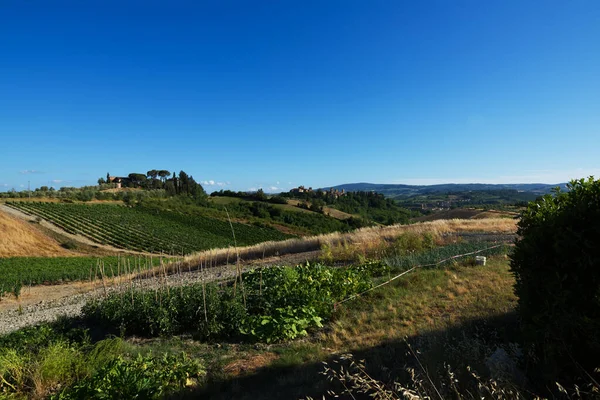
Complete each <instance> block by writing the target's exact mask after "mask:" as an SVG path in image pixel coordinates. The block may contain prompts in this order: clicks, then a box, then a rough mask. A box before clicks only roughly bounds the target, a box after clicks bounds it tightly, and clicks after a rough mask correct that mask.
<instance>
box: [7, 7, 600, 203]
mask: <svg viewBox="0 0 600 400" xmlns="http://www.w3.org/2000/svg"><path fill="white" fill-rule="evenodd" d="M599 148H600V2H598V1H595V0H593V1H569V2H566V1H500V0H497V1H496V0H489V1H480V0H472V1H461V0H456V1H446V0H440V1H352V0H343V1H291V0H290V1H287V0H283V1H228V0H223V1H211V2H203V1H189V2H184V1H176V0H175V1H126V0H120V1H112V0H102V1H94V0H89V1H80V0H74V1H68V2H67V1H60V0H56V1H46V0H39V1H36V0H31V1H22V0H3V1H1V2H0V173H1V174H0V191H2V190H9V189H11V188H13V187H14V188H16V189H17V190H19V189H21V188H23V187H27V184H28V182H30V184H31V186H32V187H37V186H40V185H48V184H50V185H53V186H55V187H60V186H81V185H86V184H94V183H95V182H96V180H97V179H98V178H99V177H101V176H105V175H106V173H107V172H110V173H111V174H115V175H122V174H127V173H129V172H146V171H147V170H150V169H168V170H171V171H179V170H184V171H186V172H188V173H190V174H192V175H193V176H194V178H196V180H198V181H204V182H205V185H204V186H205V188H206V190H207V191H209V192H211V191H213V190H216V189H219V188H229V189H234V190H247V189H250V188H258V187H263V188H265V189H266V190H268V191H280V190H288V189H289V188H291V187H294V186H297V185H300V184H304V185H306V186H313V187H322V186H329V185H335V184H341V183H350V182H374V183H410V184H413V183H419V184H421V183H425V184H427V183H440V182H491V183H505V182H512V183H518V182H519V183H520V182H545V183H558V182H562V181H565V180H567V179H570V178H577V177H583V176H588V175H592V174H594V175H596V176H600V162H599V160H600V159H599V157H598V149H599Z"/></svg>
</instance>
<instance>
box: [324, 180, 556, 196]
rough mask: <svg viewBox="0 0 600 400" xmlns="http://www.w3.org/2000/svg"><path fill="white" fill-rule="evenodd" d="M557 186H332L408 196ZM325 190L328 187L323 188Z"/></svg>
mask: <svg viewBox="0 0 600 400" xmlns="http://www.w3.org/2000/svg"><path fill="white" fill-rule="evenodd" d="M557 186H559V187H560V188H561V189H566V183H558V184H546V183H510V184H491V183H444V184H438V185H403V184H385V183H364V182H361V183H345V184H342V185H337V186H332V187H331V188H333V189H337V190H342V189H343V190H345V191H347V192H358V191H364V192H369V191H375V192H377V193H381V194H383V195H385V196H387V197H408V196H415V195H425V194H434V193H450V192H452V193H455V192H472V191H490V190H492V191H497V190H516V191H518V192H528V193H532V194H535V195H538V196H539V195H543V194H546V193H550V191H551V190H552V189H553V188H555V187H557ZM323 189H325V190H328V189H330V187H327V188H323Z"/></svg>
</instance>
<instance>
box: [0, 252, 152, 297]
mask: <svg viewBox="0 0 600 400" xmlns="http://www.w3.org/2000/svg"><path fill="white" fill-rule="evenodd" d="M159 263H160V257H155V258H149V257H135V256H129V257H101V258H98V257H9V258H0V296H2V295H3V294H4V293H6V292H13V293H15V294H18V292H19V291H20V288H21V287H23V286H33V285H40V284H54V283H61V282H68V281H85V280H93V279H99V278H102V277H107V278H111V277H114V276H117V275H122V274H126V273H130V272H139V271H143V270H146V269H148V268H150V267H152V266H156V265H159Z"/></svg>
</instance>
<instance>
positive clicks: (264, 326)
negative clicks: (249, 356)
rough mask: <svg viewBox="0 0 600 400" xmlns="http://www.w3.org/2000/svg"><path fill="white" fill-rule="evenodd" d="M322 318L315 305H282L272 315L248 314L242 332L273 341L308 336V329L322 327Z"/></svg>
mask: <svg viewBox="0 0 600 400" xmlns="http://www.w3.org/2000/svg"><path fill="white" fill-rule="evenodd" d="M322 320H323V318H321V317H319V316H318V315H317V312H316V311H315V309H314V308H313V307H302V308H299V309H298V308H294V307H291V306H287V307H280V308H276V309H274V310H273V311H272V312H271V314H270V315H251V316H248V317H247V318H246V319H245V320H244V321H243V324H242V328H241V332H242V333H243V334H245V335H249V336H250V337H252V338H253V339H255V340H258V341H261V342H266V343H271V342H276V341H280V340H291V339H295V338H297V337H299V336H306V335H307V334H308V331H307V329H309V328H312V327H317V328H321V327H322V326H323V324H322V323H321V321H322Z"/></svg>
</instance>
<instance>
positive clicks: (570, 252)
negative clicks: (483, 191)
mask: <svg viewBox="0 0 600 400" xmlns="http://www.w3.org/2000/svg"><path fill="white" fill-rule="evenodd" d="M568 189H569V190H568V191H567V192H560V190H559V189H557V190H556V192H555V193H554V195H546V196H544V197H542V198H540V199H538V200H537V201H535V202H532V203H530V204H529V205H528V207H527V209H526V210H525V211H523V212H522V215H521V220H520V222H519V224H518V235H519V237H520V239H519V240H518V241H517V243H516V246H515V249H514V252H513V253H512V256H511V269H512V271H513V273H514V274H515V277H516V284H515V292H516V294H517V295H518V297H519V303H518V311H519V314H520V317H521V319H522V323H523V332H524V339H525V341H526V343H527V344H528V345H529V346H530V348H531V349H532V350H533V353H532V354H535V356H536V359H537V360H538V361H539V367H540V368H541V367H543V368H544V373H545V375H546V377H547V378H550V377H554V376H556V375H557V374H559V373H560V374H568V373H569V372H574V373H577V370H578V369H579V371H578V372H579V373H581V370H580V368H579V367H578V366H577V363H578V364H580V365H582V366H583V367H584V368H594V367H597V366H598V360H599V356H600V181H598V180H594V179H593V178H589V179H588V180H584V179H581V180H575V181H572V182H571V183H570V184H569V185H568ZM563 376H564V375H563Z"/></svg>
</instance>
